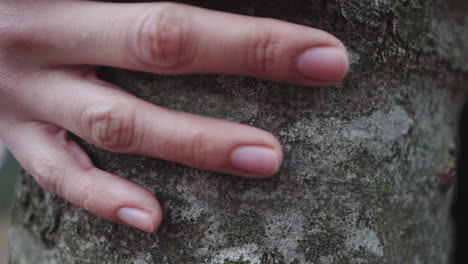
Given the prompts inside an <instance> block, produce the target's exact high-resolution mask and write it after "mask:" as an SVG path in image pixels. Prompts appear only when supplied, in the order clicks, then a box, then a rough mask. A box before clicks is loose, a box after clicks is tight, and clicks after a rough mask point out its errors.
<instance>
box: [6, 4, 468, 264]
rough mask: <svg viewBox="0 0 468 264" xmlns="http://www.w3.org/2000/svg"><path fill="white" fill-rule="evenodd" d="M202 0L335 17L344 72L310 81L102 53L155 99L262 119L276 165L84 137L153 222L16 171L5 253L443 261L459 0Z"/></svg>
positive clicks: (229, 261)
mask: <svg viewBox="0 0 468 264" xmlns="http://www.w3.org/2000/svg"><path fill="white" fill-rule="evenodd" d="M200 2H201V3H199V4H200V5H202V6H206V7H210V8H216V9H222V10H228V11H233V12H238V13H243V14H249V15H255V16H268V17H275V18H279V19H283V20H289V21H293V22H297V23H301V24H305V25H309V26H316V27H319V28H322V29H325V30H327V31H330V32H332V33H334V34H335V35H337V36H338V37H339V38H341V39H342V40H343V41H344V43H345V44H346V45H347V46H348V48H349V50H350V53H351V60H352V69H351V74H350V76H349V77H347V79H346V80H345V81H344V82H343V83H341V84H339V85H338V86H337V87H335V88H323V89H322V88H321V89H311V88H304V87H294V86H292V85H287V84H279V83H274V82H268V81H263V80H256V79H252V78H246V77H238V76H225V75H204V76H196V75H193V76H184V77H164V76H156V75H150V74H143V73H135V72H128V71H123V70H115V69H103V70H102V71H101V72H100V74H101V76H102V77H103V78H104V79H107V80H110V81H112V82H114V83H116V84H118V85H121V86H122V87H125V88H126V89H128V90H129V91H131V92H132V93H134V94H136V95H138V96H140V97H142V98H144V99H146V100H149V101H151V102H153V103H155V104H158V105H163V106H167V107H170V108H174V109H180V110H183V111H189V112H194V113H199V114H203V115H208V116H213V117H217V118H223V119H228V120H233V121H237V122H242V123H245V124H250V125H254V126H257V127H260V128H263V129H266V130H268V131H271V132H272V133H273V134H275V135H277V136H278V137H279V138H280V140H281V142H282V144H283V146H284V151H285V162H284V165H283V167H282V169H281V172H280V173H279V174H278V175H276V176H275V177H274V178H273V179H267V180H248V179H241V178H235V177H229V176H226V175H220V174H215V173H211V172H206V171H200V170H195V169H191V168H188V167H185V166H181V165H177V164H173V163H168V162H164V161H160V160H155V159H150V158H145V157H139V156H134V155H117V154H111V153H108V152H106V151H103V150H100V149H97V148H94V147H92V146H89V145H87V144H84V146H85V148H86V149H87V150H88V151H89V153H90V154H91V155H92V157H93V159H94V161H95V163H96V165H97V166H99V167H101V168H104V169H106V170H108V171H110V172H113V173H116V174H118V175H121V176H122V177H126V178H129V179H131V180H133V181H135V182H137V183H139V184H141V185H143V186H145V187H147V188H148V189H149V190H151V191H153V192H154V193H155V195H156V196H157V197H158V198H159V199H160V201H161V202H162V204H163V207H164V210H165V221H164V223H163V225H162V226H161V228H160V230H159V232H158V233H156V234H145V233H143V232H139V231H135V230H133V229H131V228H127V227H124V226H119V225H116V224H111V223H108V222H106V221H104V220H101V219H97V218H96V217H94V216H91V215H89V214H88V213H86V212H85V211H83V210H82V209H78V208H75V207H73V206H71V205H70V204H68V203H66V202H64V201H63V200H62V199H60V198H57V197H56V196H54V195H51V194H49V193H46V192H44V191H43V190H42V189H41V188H39V187H38V186H37V185H36V184H35V183H34V182H33V180H31V178H30V177H27V176H23V177H22V179H21V182H20V184H19V186H18V188H17V192H16V206H15V210H14V211H15V212H14V227H13V228H12V233H11V238H12V249H11V252H12V259H11V262H12V263H161V264H163V263H177V264H179V263H223V264H234V263H236V264H241V263H242V264H244V263H261V264H273V263H282V264H293V263H294V264H298V263H436V264H440V263H448V259H449V255H450V249H451V228H450V219H449V212H448V210H449V204H450V200H451V199H450V197H451V190H450V186H449V184H447V183H449V182H450V176H451V175H450V171H451V169H452V168H453V166H454V160H455V157H454V156H455V155H456V151H457V150H456V146H457V143H456V121H457V117H458V112H459V109H460V106H461V103H462V100H463V99H464V91H463V90H462V89H461V86H462V85H463V83H464V82H465V83H466V81H467V71H468V63H467V58H468V48H466V47H465V46H466V42H467V41H468V32H467V29H468V19H467V18H466V17H465V16H464V14H467V12H466V11H467V2H466V1H464V0H460V1H458V2H456V1H452V2H450V3H447V2H446V1H442V0H440V1H438V0H427V1H424V0H398V1H397V0H394V1H389V0H361V1H351V0H322V1H319V0H288V1H285V0H281V1H280V0H270V1H266V0H255V1H254V0H252V1H246V0H244V1H236V2H233V3H225V1H200ZM232 26H235V25H232ZM155 118H157V117H155Z"/></svg>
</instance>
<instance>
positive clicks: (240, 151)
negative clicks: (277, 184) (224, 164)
mask: <svg viewBox="0 0 468 264" xmlns="http://www.w3.org/2000/svg"><path fill="white" fill-rule="evenodd" d="M231 163H232V165H233V166H234V167H236V168H238V169H241V170H244V171H249V172H253V173H256V174H260V175H268V176H269V175H272V174H274V173H275V172H276V171H277V170H278V167H279V161H278V156H277V155H276V153H275V152H274V151H273V149H271V148H267V147H258V146H244V147H239V148H237V149H235V150H234V151H233V152H232V153H231Z"/></svg>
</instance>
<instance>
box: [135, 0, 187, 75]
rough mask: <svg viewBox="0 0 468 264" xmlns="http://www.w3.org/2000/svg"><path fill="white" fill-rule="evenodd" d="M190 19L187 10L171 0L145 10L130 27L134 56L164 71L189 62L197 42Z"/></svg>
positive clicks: (176, 68) (139, 61)
mask: <svg viewBox="0 0 468 264" xmlns="http://www.w3.org/2000/svg"><path fill="white" fill-rule="evenodd" d="M188 19H189V18H188V12H184V11H183V9H181V8H179V7H178V6H177V5H173V4H170V3H166V4H163V5H161V6H159V7H158V8H155V9H152V10H148V11H146V12H145V15H143V16H142V17H141V18H140V19H137V20H136V23H135V25H133V26H131V27H130V33H129V34H128V35H129V36H130V37H129V38H128V42H129V46H130V48H129V50H130V51H131V55H132V57H134V58H135V59H136V60H137V63H139V64H143V65H144V66H148V67H152V68H154V67H155V68H157V69H159V70H161V71H164V70H178V69H180V68H182V67H184V66H186V65H189V64H190V62H191V60H192V59H193V58H194V53H195V52H194V50H195V49H194V47H195V46H196V45H195V44H196V43H195V41H194V40H195V38H193V37H192V35H191V33H190V30H189V27H188V26H189V23H188Z"/></svg>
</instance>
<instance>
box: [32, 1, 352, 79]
mask: <svg viewBox="0 0 468 264" xmlns="http://www.w3.org/2000/svg"><path fill="white" fill-rule="evenodd" d="M52 6H53V8H52V7H51V8H49V9H48V11H47V12H39V13H38V14H37V15H38V16H40V18H39V19H38V20H39V21H41V22H40V23H41V25H42V26H41V30H37V31H38V32H41V35H47V40H43V41H46V42H47V43H48V44H47V45H48V46H49V50H50V52H49V54H50V57H51V58H53V60H54V62H55V63H65V64H86V65H89V64H97V65H106V66H112V67H119V68H128V69H132V70H139V71H149V72H154V73H160V74H184V73H209V72H214V73H226V74H239V75H248V76H254V77H259V78H263V79H271V80H276V81H283V82H291V83H296V84H301V85H314V86H322V85H329V84H333V83H335V82H337V81H339V80H341V79H342V78H343V77H344V76H345V74H346V72H347V70H348V58H347V53H346V50H345V48H344V46H343V44H342V43H341V42H340V41H339V40H337V39H336V38H335V37H333V36H332V35H330V34H328V33H326V32H323V31H321V30H317V29H312V28H309V27H305V26H300V25H295V24H292V23H287V22H282V21H278V20H273V19H265V18H253V17H246V16H240V15H234V14H228V13H222V12H217V11H210V10H206V9H202V8H196V7H191V6H187V5H182V4H174V3H151V4H148V3H146V4H115V3H113V4H112V3H98V2H93V1H59V2H57V4H54V5H52ZM52 14H53V15H52ZM44 31H46V32H47V34H44Z"/></svg>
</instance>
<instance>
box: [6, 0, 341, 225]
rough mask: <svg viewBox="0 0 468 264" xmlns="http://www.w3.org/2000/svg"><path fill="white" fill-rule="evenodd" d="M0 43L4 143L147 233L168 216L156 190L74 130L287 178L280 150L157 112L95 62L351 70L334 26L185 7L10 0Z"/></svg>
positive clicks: (121, 148) (265, 136) (270, 72)
mask: <svg viewBox="0 0 468 264" xmlns="http://www.w3.org/2000/svg"><path fill="white" fill-rule="evenodd" d="M0 36H1V37H0V138H1V139H2V140H3V141H4V143H5V144H6V145H7V147H8V148H9V149H10V150H11V152H12V153H13V154H14V155H15V157H16V158H17V159H18V161H19V162H20V163H21V164H22V165H23V167H24V168H25V169H26V170H27V171H28V172H29V173H30V174H31V175H32V176H33V177H34V178H35V180H36V181H37V182H38V183H39V184H40V185H41V186H42V187H44V188H45V189H46V190H48V191H50V192H52V193H56V194H57V195H59V196H61V197H63V198H64V199H66V200H68V201H70V202H71V203H73V204H74V205H76V206H79V207H82V208H84V209H86V210H88V211H90V212H91V213H93V214H95V215H96V216H99V217H102V218H105V219H107V220H110V221H114V222H117V223H122V224H128V225H130V226H133V227H136V228H139V229H141V230H144V231H147V232H153V231H155V230H156V229H157V228H158V226H159V225H160V223H161V220H162V210H161V207H160V205H159V203H158V202H157V200H156V199H155V198H154V196H153V195H152V194H151V192H149V191H148V190H146V189H144V188H143V187H141V186H139V185H137V184H135V183H132V182H130V181H128V180H126V179H123V178H121V177H118V176H115V175H112V174H110V173H107V172H105V171H102V170H99V169H97V168H96V167H94V166H93V164H92V162H91V160H90V159H89V157H88V156H87V154H86V153H85V152H84V151H83V150H82V149H81V148H80V147H79V146H78V145H77V144H76V143H75V142H73V140H71V139H70V138H69V137H68V131H70V132H72V133H74V134H76V135H78V136H79V137H81V138H83V139H84V140H86V141H88V142H90V143H92V144H94V145H96V146H99V147H102V148H105V149H107V150H110V151H113V152H122V153H136V154H142V155H147V156H152V157H155V158H160V159H165V160H170V161H174V162H179V163H182V164H186V165H188V166H192V167H195V168H200V169H205V170H211V171H216V172H222V173H227V174H231V175H238V176H243V177H250V178H261V177H270V176H272V175H273V174H274V173H276V172H277V171H278V169H279V168H280V166H281V162H282V151H281V146H280V144H279V142H278V141H277V139H276V138H275V137H274V136H273V135H271V134H269V133H267V132H265V131H262V130H260V129H257V128H253V127H249V126H245V125H241V124H237V123H232V122H228V121H222V120H216V119H212V118H207V117H201V116H196V115H193V114H189V113H182V112H178V111H174V110H169V109H164V108H161V107H158V106H155V105H152V104H150V103H148V102H145V101H143V100H141V99H139V98H136V97H135V96H132V95H130V94H129V93H127V92H125V91H124V90H122V89H120V88H119V87H116V86H114V85H112V84H110V83H107V82H104V81H101V80H99V79H97V78H96V76H95V73H94V71H93V68H92V67H91V66H89V65H92V66H94V65H102V66H110V67H118V68H126V69H131V70H137V71H146V72H152V73H158V74H169V75H175V74H186V73H225V74H239V75H247V76H253V77H258V78H262V79H270V80H276V81H280V82H289V83H294V84H299V85H304V86H326V85H331V84H334V83H336V82H337V81H339V80H340V79H342V78H343V77H344V76H345V74H346V72H347V70H348V59H347V54H346V50H345V48H344V46H343V44H341V42H340V41H339V40H337V39H336V38H335V37H333V36H331V35H330V34H328V33H325V32H323V31H320V30H317V29H312V28H308V27H305V26H299V25H295V24H291V23H287V22H281V21H277V20H273V19H265V18H252V17H246V16H240V15H234V14H228V13H222V12H216V11H210V10H206V9H202V8H197V7H191V6H187V5H182V4H175V3H138V4H117V3H102V2H94V1H82V0H22V1H18V0H2V1H1V3H0Z"/></svg>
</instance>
